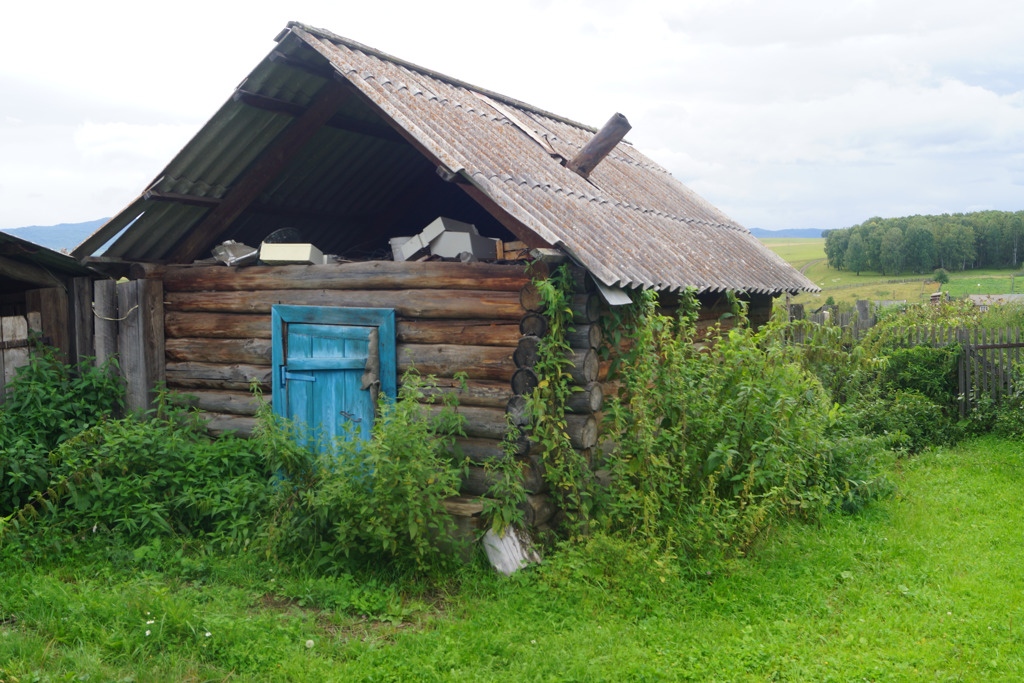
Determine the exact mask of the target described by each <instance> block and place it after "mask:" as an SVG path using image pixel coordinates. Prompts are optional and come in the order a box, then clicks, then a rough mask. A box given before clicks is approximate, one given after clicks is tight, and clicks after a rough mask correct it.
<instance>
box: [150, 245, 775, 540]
mask: <svg viewBox="0 0 1024 683" xmlns="http://www.w3.org/2000/svg"><path fill="white" fill-rule="evenodd" d="M538 270H539V269H538V268H537V267H536V266H535V267H534V268H533V270H532V272H531V273H530V274H527V271H526V268H525V267H524V266H522V265H498V264H484V263H468V264H462V263H447V262H426V263H408V262H406V263H402V262H390V261H382V262H369V263H366V262H360V263H347V264H335V265H324V266H278V267H268V266H254V267H246V268H229V267H225V266H194V265H190V266H150V265H143V264H136V265H135V266H133V273H132V274H133V275H134V276H135V277H141V278H150V279H159V280H162V283H163V290H164V311H165V313H164V315H165V318H164V323H165V325H164V333H165V337H166V341H165V349H166V381H167V385H168V386H169V387H170V388H171V389H175V390H178V391H181V392H183V393H187V394H190V395H191V396H192V397H193V398H192V399H191V400H192V401H193V402H194V404H195V405H196V406H197V407H199V408H202V409H203V410H205V411H207V412H208V413H210V419H209V422H208V428H209V430H210V431H211V433H213V434H221V433H224V432H227V431H237V432H239V433H241V434H249V433H251V431H252V429H253V427H254V425H255V418H254V415H255V413H256V410H257V407H258V405H257V401H255V400H254V399H253V398H252V396H251V394H250V391H249V387H250V384H251V382H253V381H255V382H257V383H258V384H260V386H261V387H262V389H263V400H264V401H269V400H270V394H271V391H272V386H271V383H270V374H271V341H270V340H271V319H270V308H271V306H272V305H274V304H290V305H307V306H349V307H367V308H393V309H395V314H396V337H397V339H396V351H397V357H398V359H397V360H398V370H399V373H400V374H401V373H402V372H404V371H406V370H408V369H410V368H413V367H415V368H416V369H417V370H418V371H419V372H420V373H421V374H423V375H434V376H435V377H436V379H437V388H436V389H434V390H432V391H431V393H433V394H453V395H455V396H456V397H457V399H458V404H459V408H458V410H459V412H460V413H461V414H462V415H463V416H464V417H465V420H466V423H465V432H466V436H465V437H463V438H460V439H458V452H459V453H460V454H461V455H463V456H465V457H466V458H467V459H468V460H469V467H468V473H467V475H466V477H465V479H464V482H463V486H462V494H463V495H466V496H485V495H487V492H488V488H489V487H490V486H491V484H493V483H494V480H495V477H496V475H495V474H494V473H493V472H491V471H490V470H488V469H486V467H485V466H486V465H487V464H488V463H489V462H492V461H494V460H504V459H507V458H515V459H516V460H517V461H518V462H519V464H520V468H521V471H522V481H523V483H524V485H525V486H526V489H527V491H529V493H530V494H531V497H530V501H529V503H528V506H527V507H528V509H527V510H526V513H527V516H528V517H529V520H530V522H531V524H532V525H535V526H540V525H543V524H544V523H546V522H547V521H548V520H549V519H550V518H552V516H553V515H554V514H555V512H556V511H555V510H554V507H553V506H552V505H551V503H550V500H549V499H548V498H547V497H546V496H545V488H546V487H545V482H544V480H543V477H542V472H541V466H540V458H539V454H538V453H536V452H535V451H534V446H533V445H532V443H531V442H530V440H529V438H528V434H529V424H528V421H529V420H528V416H527V415H526V412H525V403H526V396H527V395H528V394H529V393H530V392H531V391H532V389H533V387H535V386H536V384H537V381H538V378H537V377H536V374H535V373H534V371H533V366H534V364H535V362H536V360H537V347H538V345H539V342H540V337H542V336H543V335H544V334H546V333H547V323H546V319H545V318H544V315H543V305H542V302H541V301H540V298H539V296H538V294H537V292H536V289H535V288H534V287H533V285H532V284H531V283H530V279H531V277H537V276H538ZM574 275H575V277H574V283H575V290H576V291H575V294H574V298H573V319H574V325H575V330H574V331H572V332H571V333H570V334H569V335H568V336H567V341H568V342H569V344H570V346H571V347H572V352H571V356H572V359H573V363H574V370H573V373H572V378H573V379H572V381H573V383H574V385H575V386H576V387H577V388H578V390H577V391H575V392H574V393H573V395H572V397H571V398H570V401H569V404H568V406H567V412H568V415H567V425H568V431H569V435H570V438H571V440H572V444H573V447H574V448H575V449H576V450H577V451H578V452H579V453H580V454H581V455H583V457H584V458H586V459H587V461H588V462H592V461H593V458H592V455H593V453H594V449H595V447H596V445H597V441H598V425H599V421H600V415H601V407H602V404H603V401H604V396H605V393H606V392H607V391H609V390H610V389H613V387H612V386H611V385H608V384H605V383H603V381H604V380H605V379H606V378H605V373H606V370H607V364H604V363H600V362H599V361H598V349H599V347H600V346H601V344H602V341H603V334H602V329H601V324H600V317H601V313H602V311H603V310H604V306H605V304H604V301H603V300H602V299H601V298H600V297H599V295H598V294H597V293H595V292H594V291H593V287H592V286H591V283H590V279H589V278H588V277H585V276H584V274H583V271H582V270H579V272H575V273H574ZM763 298H764V300H765V301H763V302H762V301H760V300H758V301H756V302H753V303H752V306H751V318H752V319H753V320H755V321H756V322H760V321H761V318H762V317H764V319H767V317H766V316H767V314H768V312H769V311H770V308H771V298H770V297H763ZM702 304H704V305H705V308H706V310H703V311H702V314H701V324H702V325H711V324H713V323H714V322H717V320H718V318H719V317H720V316H721V314H722V313H724V312H726V311H727V309H728V307H727V304H726V303H725V299H724V297H722V298H721V299H720V300H719V299H711V298H709V299H708V300H707V301H704V300H702ZM666 305H667V307H670V306H671V301H667V302H666ZM457 373H465V375H466V378H467V379H466V381H465V382H464V383H463V382H458V381H456V380H455V375H456V374H457ZM431 410H438V408H436V407H435V408H431ZM510 420H511V422H512V423H513V424H516V425H518V426H519V427H521V428H522V431H523V434H524V435H523V436H521V437H520V438H519V439H518V440H517V441H516V442H515V443H513V444H511V445H509V446H503V445H502V440H503V439H504V438H505V436H506V433H507V429H508V427H507V425H508V423H509V421H510Z"/></svg>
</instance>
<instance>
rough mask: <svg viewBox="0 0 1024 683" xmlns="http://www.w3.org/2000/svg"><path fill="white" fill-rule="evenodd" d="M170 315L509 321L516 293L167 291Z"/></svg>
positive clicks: (518, 312)
mask: <svg viewBox="0 0 1024 683" xmlns="http://www.w3.org/2000/svg"><path fill="white" fill-rule="evenodd" d="M166 300H167V309H168V310H170V311H198V312H209V313H212V312H220V313H269V312H270V307H271V306H273V305H274V304H286V305H291V306H344V307H355V308H393V309H394V310H395V313H396V315H398V316H401V317H405V318H431V319H435V318H448V319H458V320H467V319H469V320H514V321H518V320H519V319H520V318H521V317H522V315H523V311H522V308H520V306H519V297H518V295H516V294H514V293H511V292H485V291H471V290H445V291H439V290H431V289H409V290H405V291H391V290H369V291H367V290H322V289H313V290H264V291H259V292H170V293H168V294H167V296H166Z"/></svg>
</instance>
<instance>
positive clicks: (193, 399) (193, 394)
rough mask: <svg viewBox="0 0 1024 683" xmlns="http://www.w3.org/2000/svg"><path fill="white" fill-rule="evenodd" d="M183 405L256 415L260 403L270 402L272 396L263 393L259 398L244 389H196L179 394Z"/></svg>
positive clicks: (227, 412) (212, 411) (236, 413)
mask: <svg viewBox="0 0 1024 683" xmlns="http://www.w3.org/2000/svg"><path fill="white" fill-rule="evenodd" d="M178 399H179V400H180V402H181V404H182V405H188V406H192V407H194V408H199V409H200V410H205V411H206V412H208V413H226V414H229V415H249V416H252V415H255V414H256V411H257V409H259V407H260V404H261V403H262V404H269V403H270V396H268V395H266V394H263V395H261V396H260V397H259V398H257V397H256V396H253V395H252V394H251V393H247V392H244V391H210V390H206V389H195V390H192V391H189V392H186V393H181V394H179V395H178Z"/></svg>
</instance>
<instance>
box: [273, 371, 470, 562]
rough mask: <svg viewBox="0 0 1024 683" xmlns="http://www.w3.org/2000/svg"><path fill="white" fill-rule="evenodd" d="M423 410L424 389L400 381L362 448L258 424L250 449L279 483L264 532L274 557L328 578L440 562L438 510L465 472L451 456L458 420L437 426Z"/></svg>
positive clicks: (444, 419) (442, 539)
mask: <svg viewBox="0 0 1024 683" xmlns="http://www.w3.org/2000/svg"><path fill="white" fill-rule="evenodd" d="M422 400H424V392H423V385H422V383H421V382H420V381H419V380H418V378H417V377H416V376H414V375H410V374H406V376H405V377H404V378H403V380H402V383H401V387H400V388H399V395H398V399H397V400H395V401H392V400H389V399H388V398H386V397H383V396H382V397H381V400H380V402H379V404H378V416H377V418H376V420H375V422H374V428H373V434H372V436H371V438H370V439H369V440H367V441H360V440H358V439H344V438H342V439H338V440H337V441H335V442H334V443H332V444H322V443H318V442H317V441H316V440H315V439H313V438H309V435H308V433H306V432H305V430H303V429H302V428H301V427H299V426H296V425H294V424H290V423H288V422H287V421H285V420H282V419H281V418H280V417H278V416H275V415H273V414H272V413H270V412H269V410H268V411H264V412H263V413H262V414H261V416H260V418H261V419H260V426H259V430H258V436H257V443H258V444H259V447H260V449H261V450H262V451H263V453H264V455H265V457H266V458H267V461H268V464H269V466H270V468H271V469H272V470H275V471H277V472H278V473H279V477H278V479H277V480H276V481H275V483H274V486H273V495H274V502H273V507H274V510H275V512H274V516H273V518H272V520H271V522H270V524H271V526H270V529H269V531H268V533H269V534H270V540H271V544H272V548H273V550H274V551H275V552H276V553H278V554H279V555H280V556H282V557H292V558H299V559H308V560H309V561H310V562H311V563H312V564H313V565H314V566H317V567H320V568H328V569H331V570H334V569H336V568H338V567H343V566H345V565H347V564H348V563H350V562H351V561H352V560H372V559H379V558H382V557H383V558H387V559H390V560H398V561H409V562H411V563H415V564H416V565H418V566H419V567H421V568H422V567H427V566H429V565H432V564H434V563H437V562H443V561H444V559H445V555H444V554H443V553H442V552H441V551H442V550H443V549H444V548H445V547H446V545H447V544H449V543H450V542H451V541H450V532H451V520H450V518H449V516H448V515H447V514H445V512H444V507H443V505H442V501H443V500H444V499H445V498H447V497H449V496H454V495H457V493H458V489H459V483H460V475H461V474H462V471H463V470H462V468H461V467H460V463H458V462H456V461H455V460H454V459H453V457H452V456H451V455H450V453H451V452H452V450H453V443H454V439H453V437H454V435H455V434H459V433H461V422H460V419H461V418H459V416H458V415H457V414H456V413H455V412H454V411H452V410H449V409H447V408H445V409H442V410H441V411H440V414H439V417H438V418H437V419H434V418H432V417H430V416H429V415H428V414H426V413H425V412H424V410H423V406H422V405H421V403H420V401H422Z"/></svg>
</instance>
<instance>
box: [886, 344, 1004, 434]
mask: <svg viewBox="0 0 1024 683" xmlns="http://www.w3.org/2000/svg"><path fill="white" fill-rule="evenodd" d="M893 334H894V335H896V337H897V338H898V339H902V340H903V341H904V343H905V344H906V345H908V346H931V347H933V348H937V347H942V346H949V345H950V344H959V345H960V362H959V366H958V369H957V376H958V384H959V392H960V396H961V400H960V415H961V416H964V415H966V414H967V412H968V411H969V410H970V409H971V408H972V407H973V406H975V405H977V403H978V400H979V399H981V398H982V397H985V396H987V397H990V398H991V399H992V400H993V401H999V400H1000V399H1001V398H1002V397H1004V396H1009V395H1012V394H1013V393H1014V392H1015V391H1018V390H1019V388H1021V387H1020V386H1019V384H1018V382H1019V381H1020V379H1019V378H1018V369H1019V368H1021V355H1022V354H1021V349H1024V342H1022V341H1021V336H1022V335H1021V329H1020V328H1019V327H1014V328H1010V327H1007V328H1002V329H986V328H966V327H917V328H901V329H896V330H894V331H893Z"/></svg>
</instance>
